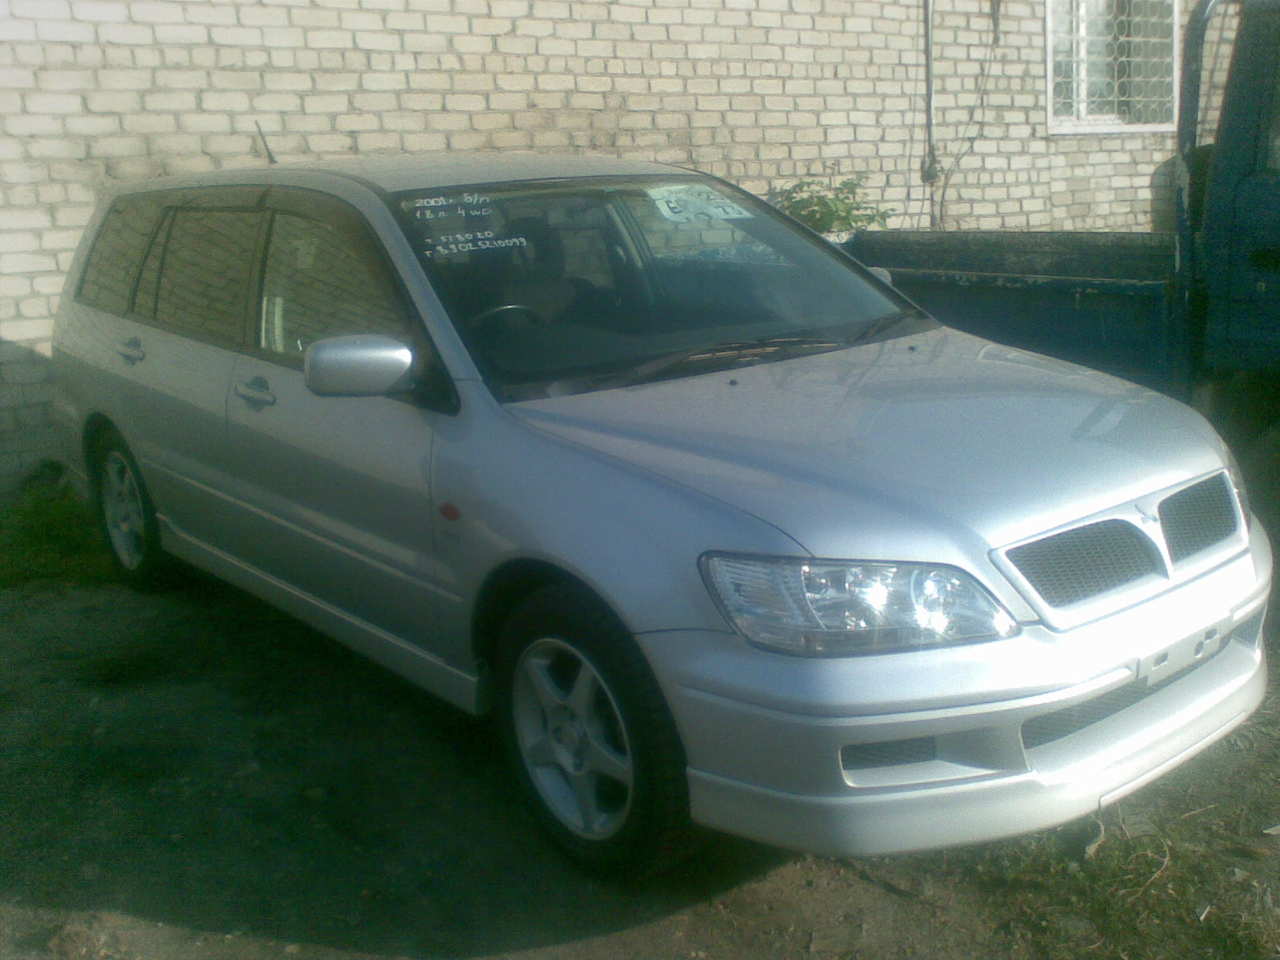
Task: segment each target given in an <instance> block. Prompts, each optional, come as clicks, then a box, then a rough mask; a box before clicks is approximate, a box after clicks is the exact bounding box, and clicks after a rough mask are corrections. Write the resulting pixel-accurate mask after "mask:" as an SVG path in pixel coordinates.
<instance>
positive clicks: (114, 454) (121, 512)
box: [92, 429, 168, 588]
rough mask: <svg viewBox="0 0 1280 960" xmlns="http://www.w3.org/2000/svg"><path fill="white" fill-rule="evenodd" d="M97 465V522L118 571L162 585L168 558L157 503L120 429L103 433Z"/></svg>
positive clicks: (138, 581)
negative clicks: (143, 479) (161, 542)
mask: <svg viewBox="0 0 1280 960" xmlns="http://www.w3.org/2000/svg"><path fill="white" fill-rule="evenodd" d="M92 470H93V473H92V482H93V500H94V506H95V508H96V512H97V515H98V526H99V529H100V530H101V532H102V537H103V540H104V541H105V542H106V545H107V549H108V550H109V551H110V553H111V560H112V563H113V564H114V565H115V568H116V570H117V572H118V573H119V574H120V576H121V577H122V578H123V579H124V580H126V581H127V582H128V583H130V584H131V585H133V586H135V587H140V588H147V587H155V586H157V585H159V584H160V582H161V580H162V579H163V575H164V574H165V573H166V572H167V567H168V563H167V557H166V556H165V554H164V551H163V550H162V549H161V548H160V526H159V524H158V523H157V522H156V511H155V507H154V506H153V505H152V503H151V497H150V495H149V494H148V493H147V487H146V484H145V483H143V481H142V473H141V471H139V469H138V463H137V461H136V460H134V458H133V454H132V453H130V452H129V447H128V445H127V444H126V443H125V442H124V438H123V437H121V436H120V434H119V433H117V432H116V431H115V430H112V429H108V430H107V431H105V432H104V433H102V434H101V435H100V436H99V437H98V439H97V442H96V443H95V444H94V447H93V454H92Z"/></svg>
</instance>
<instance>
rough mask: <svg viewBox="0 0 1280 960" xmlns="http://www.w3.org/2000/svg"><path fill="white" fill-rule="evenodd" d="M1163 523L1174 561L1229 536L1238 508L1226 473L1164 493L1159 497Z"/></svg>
mask: <svg viewBox="0 0 1280 960" xmlns="http://www.w3.org/2000/svg"><path fill="white" fill-rule="evenodd" d="M1160 524H1161V526H1162V527H1163V528H1164V537H1165V542H1166V543H1168V545H1169V557H1170V559H1171V560H1173V562H1174V563H1178V562H1179V561H1181V560H1185V559H1186V558H1187V557H1190V556H1192V555H1194V554H1197V553H1199V552H1200V551H1201V550H1207V549H1208V548H1209V547H1212V546H1213V545H1214V544H1216V543H1221V542H1222V541H1223V540H1225V539H1227V538H1228V537H1229V536H1231V535H1232V534H1233V533H1235V532H1236V511H1235V505H1234V503H1233V502H1232V496H1231V488H1230V487H1229V486H1228V484H1227V478H1226V475H1225V474H1221V473H1220V474H1218V475H1217V476H1216V477H1210V478H1209V479H1208V480H1201V481H1200V482H1199V483H1197V484H1195V485H1193V486H1190V487H1187V488H1186V489H1185V490H1179V491H1178V492H1177V493H1175V494H1173V495H1172V496H1168V497H1165V498H1164V499H1163V500H1162V501H1160Z"/></svg>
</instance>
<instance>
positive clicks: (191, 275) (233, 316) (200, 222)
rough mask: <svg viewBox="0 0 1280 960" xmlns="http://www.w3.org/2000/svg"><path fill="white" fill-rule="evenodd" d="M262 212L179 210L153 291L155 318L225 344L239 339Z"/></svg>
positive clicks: (160, 321)
mask: <svg viewBox="0 0 1280 960" xmlns="http://www.w3.org/2000/svg"><path fill="white" fill-rule="evenodd" d="M260 222H261V215H260V214H257V213H254V212H252V211H224V210H196V209H178V210H175V211H174V213H173V221H172V223H171V224H170V227H169V242H168V245H167V246H166V249H165V254H164V262H163V266H162V267H161V273H160V284H159V288H158V291H157V294H156V322H157V323H158V324H161V325H162V326H165V327H169V328H171V329H173V330H178V331H181V332H183V333H193V334H196V335H198V336H202V337H205V338H208V339H212V340H215V341H220V342H223V343H227V344H237V343H239V342H240V340H241V334H242V331H243V322H244V310H245V304H246V303H247V302H248V301H247V297H248V294H249V284H250V281H251V278H252V275H253V269H252V267H253V256H254V250H255V248H256V246H257V239H258V227H259V224H260Z"/></svg>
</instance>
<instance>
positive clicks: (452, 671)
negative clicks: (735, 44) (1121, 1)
mask: <svg viewBox="0 0 1280 960" xmlns="http://www.w3.org/2000/svg"><path fill="white" fill-rule="evenodd" d="M54 360H55V365H56V376H57V379H58V383H59V386H60V391H61V393H60V399H59V401H58V403H57V414H58V418H59V421H60V423H61V425H62V426H63V427H64V428H65V438H66V459H67V461H68V462H69V463H70V465H71V468H72V474H73V475H74V476H75V477H76V478H77V479H78V481H79V482H80V484H81V485H82V487H83V491H84V492H85V494H86V495H87V496H89V497H91V498H92V502H93V503H94V504H95V505H96V506H97V508H98V510H99V513H100V517H101V523H102V527H103V530H104V533H105V535H106V539H107V541H108V543H109V544H110V547H111V550H112V552H113V555H114V557H115V560H116V562H117V563H118V565H119V567H120V569H121V570H122V571H123V573H124V574H125V575H126V576H127V577H128V578H131V579H133V580H135V581H138V582H145V581H147V580H149V579H152V578H155V577H156V576H157V575H158V574H159V572H160V571H161V569H162V566H163V564H164V562H165V560H166V558H167V557H170V556H176V557H179V558H181V559H183V560H185V561H187V562H189V563H191V564H194V565H196V566H198V567H201V568H204V569H205V570H208V571H212V572H213V573H214V574H216V575H217V576H219V577H222V578H225V579H226V580H228V581H231V582H232V583H235V584H237V585H239V586H240V587H243V588H244V589H246V590H248V591H251V592H252V593H255V594H257V595H259V596H261V597H264V598H266V599H267V600H268V601H270V602H271V603H273V604H276V605H278V606H279V607H281V608H283V609H285V610H287V611H290V612H291V613H292V614H294V615H296V616H297V617H299V618H301V619H303V620H305V621H307V622H309V623H311V624H313V625H315V626H316V627H318V628H319V629H320V630H322V631H324V632H326V633H328V634H330V635H332V636H334V637H336V638H338V639H339V640H341V641H342V642H344V643H346V644H348V645H350V646H352V647H354V648H356V649H358V650H360V651H362V652H363V653H365V654H367V655H368V656H370V657H372V658H374V659H375V660H377V661H380V662H381V663H383V664H385V665H386V666H388V667H389V668H391V669H392V670H395V671H398V672H399V673H401V674H403V675H405V676H407V677H409V678H410V679H411V680H412V681H414V682H415V683H417V684H419V685H420V686H422V687H423V688H425V689H426V690H429V691H431V692H432V693H434V694H437V695H438V696H440V697H443V698H444V699H445V700H447V701H449V702H451V703H453V704H455V705H457V706H458V707H460V708H462V709H463V710H466V711H471V712H475V713H481V712H488V711H492V712H493V713H494V715H495V716H496V718H497V720H498V723H499V726H500V728H501V730H502V732H503V740H504V743H505V745H506V749H507V750H508V752H509V755H510V761H511V769H512V774H513V776H514V777H515V778H517V779H518V781H519V782H520V783H521V785H522V787H523V789H524V791H525V793H526V794H527V796H528V798H529V800H530V801H531V802H532V804H533V805H534V807H535V809H536V810H537V811H538V815H539V818H540V819H541V821H542V822H543V823H544V824H545V825H546V827H547V829H548V830H549V831H550V833H551V835H552V836H553V837H554V838H555V839H556V840H557V842H558V843H559V844H560V846H561V847H563V848H564V849H565V850H566V851H567V852H568V853H570V854H571V855H572V856H574V857H575V858H576V859H578V860H579V861H581V862H583V863H584V864H587V865H589V866H594V867H598V868H620V867H622V866H624V865H628V867H629V868H631V869H635V868H643V867H647V868H656V867H657V866H661V865H663V864H665V863H669V862H671V861H672V860H673V859H674V858H677V857H678V856H679V855H680V854H681V852H682V851H684V850H686V849H687V848H688V845H689V843H690V841H691V839H692V838H693V836H694V835H695V829H694V824H701V825H706V826H710V827H713V828H716V829H719V830H723V831H728V832H730V833H735V834H740V835H743V836H747V837H753V838H756V839H759V840H763V841H766V842H768V843H772V844H778V845H781V846H785V847H790V848H795V849H800V850H807V851H813V852H817V853H821V854H878V853H886V852H894V851H907V850H918V849H924V848H931V847H939V846H944V845H947V844H957V843H968V842H973V841H982V840H987V839H991V838H996V837H1002V836H1007V835H1010V834H1016V833H1020V832H1024V831H1028V830H1033V829H1037V828H1041V827H1046V826H1050V825H1053V824H1058V823H1061V822H1063V821H1065V820H1068V819H1071V818H1074V817H1077V816H1080V815H1083V814H1087V813H1090V812H1092V811H1095V810H1097V809H1098V808H1099V806H1100V805H1103V804H1106V803H1109V802H1111V801H1114V800H1116V799H1117V798H1119V797H1122V796H1124V795H1125V794H1126V793H1128V792H1129V791H1131V790H1134V789H1136V788H1137V787H1139V786H1140V785H1142V784H1143V783H1145V782H1147V781H1149V780H1151V779H1152V778H1154V777H1156V776H1158V775H1159V774H1161V773H1162V772H1164V771H1166V770H1168V769H1170V768H1171V767H1173V766H1175V765H1176V764H1178V763H1180V762H1182V761H1183V760H1185V759H1187V758H1188V757H1190V756H1191V755H1192V754H1194V753H1196V752H1197V751H1198V750H1200V749H1202V748H1203V747H1205V746H1206V745H1207V744H1209V743H1211V742H1212V741H1214V740H1215V739H1217V738H1219V737H1221V736H1223V735H1224V734H1226V733H1227V732H1228V731H1230V730H1231V729H1232V728H1233V727H1234V726H1236V725H1237V724H1239V723H1240V722H1241V721H1242V720H1243V719H1244V718H1245V717H1246V716H1247V715H1248V714H1249V713H1250V711H1252V710H1253V709H1254V708H1255V707H1256V706H1257V705H1258V703H1259V702H1260V700H1261V698H1262V695H1263V689H1264V685H1265V673H1266V668H1265V661H1264V652H1263V644H1262V642H1261V638H1260V634H1261V625H1262V621H1263V615H1264V605H1265V601H1266V597H1267V593H1268V588H1269V585H1270V580H1271V550H1270V547H1269V545H1268V542H1267V539H1266V536H1265V534H1264V533H1263V531H1262V529H1261V528H1260V526H1259V524H1257V523H1255V522H1253V521H1252V518H1251V515H1250V512H1249V507H1248V503H1247V500H1246V499H1245V495H1244V490H1243V488H1242V486H1241V483H1240V478H1239V475H1238V474H1237V472H1236V470H1235V468H1234V466H1233V464H1232V461H1231V458H1230V455H1229V454H1228V452H1227V450H1226V448H1225V447H1224V446H1223V444H1222V442H1221V441H1220V440H1219V439H1218V437H1217V436H1216V435H1215V434H1214V432H1213V431H1212V430H1211V429H1210V427H1209V426H1208V425H1207V424H1206V423H1205V421H1204V420H1203V419H1202V418H1201V417H1200V416H1198V415H1197V414H1195V413H1193V412H1192V411H1191V410H1189V409H1187V408H1186V407H1184V406H1181V405H1180V404H1178V403H1175V402H1173V401H1171V400H1169V399H1166V398H1164V397H1162V396H1160V395H1158V394H1155V393H1152V392H1151V391H1148V390H1145V389H1141V388H1139V387H1135V386H1133V385H1131V384H1128V383H1124V382H1122V381H1119V380H1116V379H1113V378H1111V377H1107V376H1103V375H1101V374H1098V373H1094V372H1091V371H1088V370H1085V369H1082V368H1079V367H1074V366H1071V365H1068V364H1064V363H1059V362H1057V361H1054V360H1050V359H1047V358H1045V357H1042V356H1037V355H1034V354H1029V353H1025V352H1022V351H1018V350H1014V349H1010V348H1007V347H1003V346H999V345H996V344H993V343H990V342H987V341H984V340H980V339H977V338H975V337H972V336H968V335H965V334H961V333H958V332H956V331H953V330H949V329H947V328H945V327H942V326H940V325H939V324H938V323H936V322H935V321H934V320H932V319H931V318H930V317H928V316H927V315H925V314H924V313H922V312H921V311H920V310H919V309H918V308H916V307H915V306H914V305H913V304H912V303H910V302H909V301H907V300H906V299H904V298H903V297H902V296H900V295H899V294H898V293H896V292H895V291H894V290H893V289H892V288H891V287H890V286H888V285H886V284H885V283H883V282H882V281H881V280H880V279H877V278H876V277H875V276H872V275H871V274H870V273H868V272H867V271H866V270H864V269H863V268H862V267H861V266H859V265H858V264H857V263H856V262H854V261H852V260H851V259H849V258H848V257H847V256H846V255H845V254H843V253H842V252H841V251H839V250H838V249H836V248H834V247H833V246H831V245H830V244H828V243H826V242H825V241H823V240H822V239H821V238H819V237H817V236H816V235H813V234H811V233H809V232H808V231H806V230H805V229H804V228H802V227H799V226H798V225H796V224H795V223H793V222H791V221H789V220H788V219H786V218H785V217H782V216H780V215H779V214H777V213H776V212H774V211H773V210H772V209H771V208H770V207H768V206H767V205H765V204H763V203H761V202H760V201H758V200H756V199H754V198H753V197H751V196H750V195H748V194H746V193H744V192H742V191H740V190H738V189H736V188H734V187H732V186H729V185H728V184H726V183H724V182H722V181H719V180H716V179H714V178H711V177H707V176H702V175H698V174H694V173H690V172H687V171H683V170H679V169H675V168H671V167H666V166H661V165H656V164H649V163H638V162H623V161H618V160H608V159H599V158H590V157H545V156H507V157H491V156H483V155H471V156H468V155H448V156H441V157H428V156H418V157H410V158H382V159H376V160H375V159H369V160H352V161H350V162H345V163H331V164H324V165H318V166H298V167H285V166H278V167H271V168H267V169H257V170H244V171H224V172H222V173H218V174H208V175H200V176H197V177H191V178H185V179H178V180H172V181H158V180H157V181H149V182H146V183H141V184H137V185H133V186H129V187H127V188H126V189H124V190H123V191H122V192H119V193H117V194H116V195H115V196H113V197H112V198H110V199H109V200H107V201H106V202H104V203H103V204H102V205H101V207H100V209H99V210H98V212H97V214H96V216H95V217H94V219H93V221H92V223H91V224H90V226H89V229H88V230H87V232H86V235H85V240H84V242H83V243H82V245H81V248H80V251H79V252H78V253H77V255H76V259H75V262H74V266H73V267H72V270H71V274H70V277H69V279H68V285H67V287H66V290H65V294H64V296H63V299H62V306H61V310H60V313H59V316H58V319H57V324H56V330H55V336H54ZM174 656H175V657H177V656H182V652H181V651H180V650H175V651H174ZM318 747H319V748H322V747H323V745H318Z"/></svg>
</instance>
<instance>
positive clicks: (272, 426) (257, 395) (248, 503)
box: [226, 190, 441, 649]
mask: <svg viewBox="0 0 1280 960" xmlns="http://www.w3.org/2000/svg"><path fill="white" fill-rule="evenodd" d="M270 207H271V209H270V218H271V219H270V224H269V233H268V237H267V241H266V252H265V255H264V269H263V277H262V284H261V296H260V298H259V301H260V302H259V303H258V305H257V309H256V311H255V314H256V322H255V329H254V330H253V332H252V338H253V340H254V342H253V343H252V344H251V346H250V347H249V349H248V350H247V351H246V352H245V353H244V354H242V355H241V356H240V357H239V358H238V360H237V362H236V366H235V369H234V371H233V372H232V377H231V389H230V393H229V395H228V398H227V422H228V435H227V439H228V445H229V447H230V448H231V450H232V454H233V456H234V457H235V459H236V466H235V469H234V470H233V471H232V473H233V475H234V476H235V478H236V482H237V483H239V484H240V489H239V490H238V491H237V499H238V500H239V501H240V502H241V503H242V505H243V508H242V511H241V516H240V517H239V518H238V521H237V523H236V524H235V525H234V529H230V530H228V531H227V532H226V539H227V541H228V548H229V549H230V550H231V552H232V553H234V554H235V555H236V556H237V557H239V558H240V559H242V560H244V561H245V562H247V563H249V564H250V565H252V566H253V567H256V568H257V569H258V570H259V571H261V572H262V573H265V574H267V575H268V576H270V577H272V578H274V579H275V580H276V581H278V582H281V583H283V584H285V585H286V586H287V587H288V588H290V589H291V590H293V591H296V592H298V593H301V594H303V595H305V596H306V597H308V598H311V599H313V600H318V601H320V602H322V603H323V604H324V605H326V606H327V607H329V608H331V609H334V610H336V611H337V612H339V613H340V614H341V615H343V616H344V617H346V618H348V619H351V620H353V621H355V622H357V626H359V625H362V624H363V625H372V626H373V627H376V628H378V629H379V630H380V631H383V632H388V633H391V634H393V635H395V636H396V637H398V638H401V639H403V640H406V641H409V642H411V643H414V644H419V645H422V646H425V647H427V648H428V649H430V648H432V647H433V646H434V644H433V643H432V642H431V636H432V629H433V624H434V622H435V619H436V610H437V601H436V590H437V584H438V577H437V576H436V574H435V568H434V564H435V560H434V556H433V554H432V551H431V537H432V513H433V508H432V498H431V446H432V439H433V436H434V421H435V419H436V418H437V417H439V416H441V414H437V413H435V412H433V411H431V410H429V409H426V408H424V407H423V406H422V405H421V404H419V403H415V402H414V401H412V400H411V399H408V398H393V397H320V396H316V395H315V394H313V393H311V391H310V390H308V389H307V387H306V384H305V382H304V377H303V357H304V354H305V351H306V348H307V346H308V345H309V344H310V343H312V342H313V341H315V340H319V339H322V338H326V337H333V336H342V335H347V334H356V333H379V334H386V335H389V336H393V337H396V338H397V339H400V340H402V341H403V342H405V343H409V344H411V345H413V346H414V347H415V349H417V350H419V351H421V350H422V349H426V347H425V346H424V338H423V335H422V334H421V332H420V331H418V330H415V325H417V324H418V321H417V319H416V318H413V317H411V313H410V311H409V310H408V309H407V308H406V300H405V298H404V297H403V296H402V295H401V292H400V288H399V286H398V284H397V283H396V281H395V278H394V274H393V273H392V271H391V268H390V267H389V266H388V265H387V263H386V261H385V259H384V256H383V254H382V251H381V247H380V245H379V244H378V243H377V241H376V239H375V238H374V237H373V236H372V234H371V232H370V231H369V229H368V227H367V226H366V225H365V223H364V221H363V219H362V218H361V217H360V216H359V215H358V214H357V213H356V212H355V211H354V210H353V209H351V208H349V207H347V206H346V205H345V204H341V203H340V202H338V201H336V200H334V199H332V198H329V197H327V196H325V195H322V194H316V193H312V192H310V191H302V190H296V191H282V190H276V191H273V192H272V195H271V200H270Z"/></svg>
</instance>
